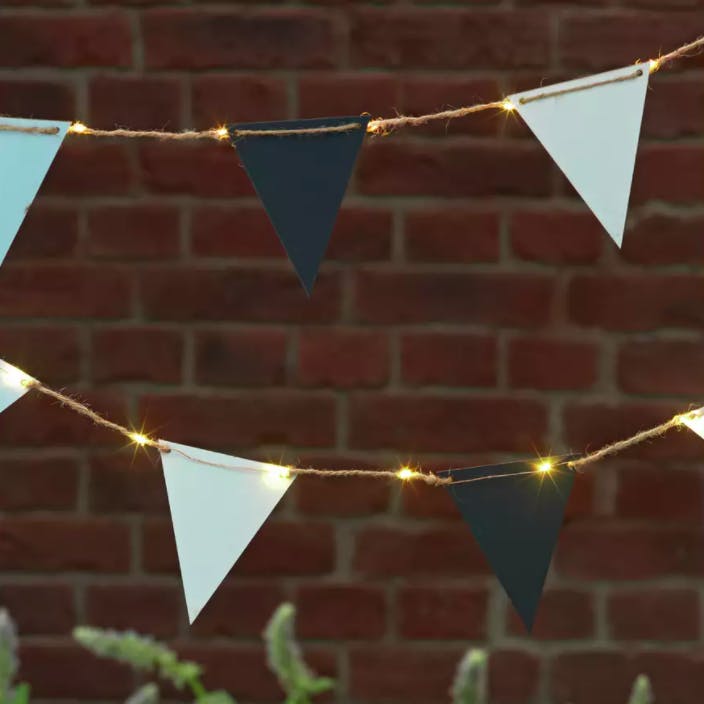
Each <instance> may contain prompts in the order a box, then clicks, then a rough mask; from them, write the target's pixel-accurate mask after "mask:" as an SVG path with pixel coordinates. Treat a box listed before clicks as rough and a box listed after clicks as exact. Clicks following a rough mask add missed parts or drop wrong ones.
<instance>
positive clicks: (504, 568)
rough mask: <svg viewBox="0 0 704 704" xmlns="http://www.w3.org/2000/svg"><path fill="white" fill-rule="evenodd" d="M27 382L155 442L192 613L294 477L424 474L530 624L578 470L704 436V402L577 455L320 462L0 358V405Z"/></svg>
mask: <svg viewBox="0 0 704 704" xmlns="http://www.w3.org/2000/svg"><path fill="white" fill-rule="evenodd" d="M30 390H34V391H38V392H39V393H42V394H44V395H46V396H49V397H50V398H52V399H54V400H56V401H58V402H59V403H60V404H61V405H62V406H63V407H65V408H66V409H68V410H70V411H73V412H74V413H78V414H80V415H82V416H85V417H86V418H88V419H89V420H91V421H92V422H93V423H95V424H97V425H100V426H102V427H104V428H107V429H109V430H112V431H113V432H115V433H118V434H120V435H123V436H125V437H127V438H129V440H130V441H131V442H132V443H134V444H135V445H136V446H137V447H144V448H147V447H149V448H154V449H156V450H158V451H159V454H160V457H161V463H162V468H163V471H164V480H165V482H166V491H167V495H168V500H169V508H170V511H171V520H172V523H173V527H174V536H175V539H176V551H177V553H178V559H179V565H180V568H181V580H182V583H183V589H184V594H185V599H186V608H187V611H188V617H189V620H190V622H191V623H193V621H194V620H195V619H196V617H197V616H198V614H199V613H200V611H201V610H202V608H203V607H204V606H205V604H206V603H207V602H208V600H209V599H210V597H211V596H212V595H213V593H214V592H215V591H216V589H217V588H218V586H219V585H220V583H221V582H222V580H223V579H224V578H225V576H226V575H227V573H228V572H229V570H230V569H231V568H232V566H233V565H234V564H235V563H236V562H237V560H238V559H239V557H240V555H241V554H242V552H243V551H244V550H245V548H246V547H247V545H248V544H249V543H250V541H251V540H252V538H253V537H254V536H255V535H256V533H257V532H258V530H259V529H260V528H261V526H262V524H263V523H264V522H265V521H266V519H267V517H268V516H269V514H270V513H271V512H272V511H273V509H274V508H275V507H276V504H277V503H278V502H279V501H280V500H281V498H282V497H283V495H284V494H285V493H286V491H287V490H288V488H289V487H290V485H291V483H292V482H293V480H294V479H296V477H298V476H299V475H300V476H314V477H323V478H326V479H340V478H346V477H357V478H359V477H363V478H365V479H376V480H379V479H382V480H387V481H388V480H397V481H401V482H408V481H422V482H425V483H426V484H429V485H431V486H437V487H443V488H445V489H447V490H448V491H449V492H450V496H451V497H452V499H453V501H454V502H455V505H456V506H457V508H458V510H459V513H460V515H461V516H462V518H463V519H464V520H465V521H466V522H467V524H468V525H469V526H470V528H471V530H472V532H473V534H474V536H475V538H476V540H477V542H478V543H479V545H480V547H481V548H482V550H483V551H484V554H485V555H486V557H487V560H488V561H489V564H490V565H491V566H492V568H493V569H494V572H495V573H496V575H497V577H498V579H499V581H500V582H501V584H502V586H503V587H504V589H505V590H506V593H507V594H508V596H509V598H510V599H511V602H512V603H513V605H514V606H515V608H516V611H517V612H518V614H519V615H520V617H521V619H522V620H523V622H524V624H525V625H526V628H527V629H528V630H529V631H530V629H531V628H532V625H533V620H534V618H535V613H536V610H537V608H538V603H539V601H540V596H541V594H542V591H543V583H544V581H545V576H546V575H547V572H548V568H549V565H550V561H551V558H552V553H553V550H554V547H555V543H556V542H557V536H558V533H559V530H560V527H561V525H562V518H563V515H564V511H565V506H566V504H567V500H568V499H569V495H570V491H571V489H572V483H573V481H574V477H575V474H576V473H577V471H578V470H579V469H581V468H582V467H584V466H586V465H588V464H591V463H593V462H596V461H598V460H600V459H602V458H603V457H606V456H608V455H613V454H616V453H618V452H622V451H623V450H626V449H628V448H630V447H633V446H635V445H637V444H639V443H642V442H644V441H646V440H649V439H652V438H654V437H658V436H660V435H663V434H665V433H666V432H668V431H669V430H672V429H674V428H682V427H687V428H689V429H691V430H692V431H694V432H695V433H697V434H698V435H700V436H701V437H702V438H704V407H702V408H698V409H695V410H693V411H687V412H685V413H682V414H679V415H676V416H674V417H673V418H670V419H669V420H667V421H665V422H664V423H662V424H660V425H658V426H656V427H654V428H649V429H648V430H644V431H641V432H640V433H636V434H635V435H633V436H631V437H629V438H626V439H624V440H619V441H618V442H614V443H612V444H610V445H607V446H606V447H603V448H601V449H600V450H597V451H595V452H592V453H589V454H586V455H583V456H582V457H574V456H569V457H550V458H538V459H537V460H532V461H528V460H523V461H521V462H510V463H505V464H495V465H487V466H484V467H465V468H461V469H448V470H445V471H442V472H439V473H438V474H430V473H426V472H423V471H421V470H419V469H411V468H410V467H402V468H400V469H396V470H391V469H382V470H367V469H344V470H336V469H317V468H312V467H311V468H308V467H289V466H283V465H277V464H271V463H267V462H258V461H256V460H249V459H244V458H241V457H232V456H229V455H224V454H221V453H217V452H211V451H209V450H202V449H199V448H196V447H189V446H187V445H180V444H177V443H174V442H170V441H165V440H155V439H153V438H152V437H150V436H149V435H147V434H145V433H143V432H138V431H135V430H131V429H129V428H127V427H125V426H123V425H119V424H118V423H115V422H113V421H111V420H108V419H107V418H105V417H104V416H102V415H100V413H97V412H96V411H94V410H93V409H92V408H89V407H88V406H86V405H85V404H84V403H81V402H80V401H78V400H77V399H75V398H73V397H71V396H68V395H66V394H64V393H62V392H60V391H56V390H55V389H52V388H50V387H48V386H45V385H44V384H42V383H41V382H40V381H38V380H37V379H34V378H33V377H31V376H29V375H28V374H25V373H24V372H23V371H21V370H20V369H18V368H17V367H14V366H12V365H11V364H8V363H7V362H4V361H2V360H0V412H1V411H2V410H4V409H5V408H7V407H8V406H9V405H10V404H12V403H14V402H15V401H17V400H19V399H20V398H21V397H22V396H23V395H24V394H25V393H27V392H28V391H30Z"/></svg>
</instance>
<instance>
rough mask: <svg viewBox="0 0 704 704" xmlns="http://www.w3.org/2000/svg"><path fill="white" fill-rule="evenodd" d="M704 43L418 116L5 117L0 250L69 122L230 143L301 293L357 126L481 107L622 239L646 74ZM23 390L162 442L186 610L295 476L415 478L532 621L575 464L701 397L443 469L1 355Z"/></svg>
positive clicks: (692, 419) (17, 395) (0, 147)
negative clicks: (573, 443)
mask: <svg viewBox="0 0 704 704" xmlns="http://www.w3.org/2000/svg"><path fill="white" fill-rule="evenodd" d="M703 46H704V38H702V39H698V40H696V41H695V42H692V43H690V44H687V45H685V46H683V47H680V48H679V49H676V50H675V51H672V52H670V53H669V54H666V55H664V56H661V57H659V58H658V59H655V60H652V61H650V62H646V63H638V64H635V65H633V66H627V67H624V68H619V69H616V70H614V71H608V72H605V73H601V74H597V75H592V76H587V77H584V78H580V79H576V80H571V81H565V82H562V83H558V84H556V85H553V86H548V87H541V88H538V89H535V90H529V91H524V92H521V93H516V94H514V95H511V96H509V97H507V98H505V99H503V100H501V101H497V102H493V103H486V104H480V105H474V106H468V107H464V108H458V109H456V110H450V111H444V112H439V113H433V114H429V115H420V116H403V115H401V116H398V117H396V118H389V119H375V120H371V119H370V118H369V116H366V115H363V116H343V117H329V118H318V119H313V120H287V121H280V122H267V123H247V124H232V125H229V126H227V127H224V126H223V127H217V128H214V129H211V130H206V131H202V132H197V131H189V132H183V133H163V132H156V131H133V130H124V129H120V130H94V129H91V128H89V127H86V126H85V125H83V124H82V123H73V124H71V123H68V122H54V121H40V120H30V119H21V118H5V117H3V118H0V264H2V261H3V260H4V258H5V255H6V253H7V251H8V249H9V247H10V246H11V244H12V242H13V240H14V238H15V235H16V233H17V231H18V229H19V227H20V225H21V223H22V221H23V219H24V216H25V214H26V212H27V210H28V208H29V207H30V205H31V202H32V201H33V199H34V197H35V196H36V194H37V192H38V190H39V188H40V186H41V183H42V181H43V179H44V177H45V175H46V173H47V171H48V169H49V168H50V166H51V163H52V161H53V159H54V157H55V156H56V154H57V152H58V150H59V148H60V147H61V144H62V142H63V140H64V137H65V136H66V135H67V134H75V135H85V136H95V137H118V138H119V137H124V138H159V139H173V140H193V139H215V140H221V141H229V142H230V143H231V144H232V146H233V147H235V149H236V151H237V153H238V156H239V159H240V160H241V162H242V165H243V166H244V168H245V170H246V172H247V174H248V176H249V178H250V180H251V182H252V184H253V186H254V188H255V190H256V192H257V194H258V196H259V198H260V200H261V202H262V205H263V207H264V209H265V210H266V212H267V215H268V216H269V219H270V220H271V222H272V224H273V226H274V229H275V231H276V233H277V235H278V237H279V239H280V240H281V243H282V245H283V246H284V248H285V250H286V252H287V254H288V256H289V259H290V260H291V263H292V265H293V267H294V269H295V271H296V273H297V275H298V277H299V278H300V280H301V283H302V285H303V288H304V289H305V291H306V293H307V294H308V295H310V294H311V292H312V289H313V285H314V283H315V279H316V277H317V274H318V269H319V267H320V264H321V262H322V260H323V257H324V254H325V250H326V248H327V245H328V242H329V239H330V236H331V233H332V229H333V226H334V223H335V219H336V217H337V213H338V211H339V208H340V205H341V203H342V199H343V197H344V193H345V190H346V188H347V185H348V182H349V180H350V178H351V175H352V172H353V169H354V165H355V161H356V159H357V156H358V153H359V150H360V148H361V146H362V142H363V139H364V137H365V135H370V134H371V135H383V134H388V133H390V132H392V131H394V130H396V129H400V128H402V127H413V126H418V125H423V124H426V123H428V122H430V121H433V120H449V119H455V118H459V117H464V116H466V115H469V114H472V113H475V112H480V111H484V110H491V109H500V110H504V111H506V112H509V113H512V112H515V113H517V114H518V115H519V116H520V117H521V118H522V119H523V120H524V121H525V123H526V124H527V125H528V126H529V128H530V129H531V131H532V132H533V134H534V135H535V136H536V138H537V139H538V140H539V141H540V142H541V143H542V145H543V146H544V148H545V149H546V151H547V152H548V153H549V154H550V156H551V157H552V158H553V160H554V161H555V163H556V164H557V165H558V166H559V168H560V169H561V170H562V171H563V172H564V174H565V176H566V177H567V179H568V180H569V181H570V182H571V183H572V185H573V186H574V188H575V190H576V191H577V192H578V193H579V195H580V196H581V197H582V199H583V200H584V202H585V203H586V205H587V206H588V207H589V208H590V209H591V210H592V212H593V213H594V215H595V217H596V218H597V219H598V220H599V222H600V223H601V224H602V226H603V227H604V229H605V230H606V231H607V233H608V234H609V235H610V237H611V238H612V239H613V240H614V242H615V243H616V244H617V245H618V246H620V245H621V243H622V239H623V233H624V228H625V222H626V216H627V209H628V201H629V197H630V190H631V181H632V178H633V171H634V165H635V159H636V152H637V148H638V140H639V134H640V128H641V122H642V116H643V109H644V104H645V97H646V91H647V88H648V83H649V76H650V74H651V73H653V72H654V71H656V70H658V69H659V68H661V67H662V66H663V65H664V64H666V63H668V62H670V61H673V60H674V59H677V58H681V57H684V56H686V55H687V54H688V53H689V52H691V51H694V50H696V49H699V48H701V47H703ZM30 390H34V391H37V392H39V393H42V394H44V395H46V396H49V397H50V398H52V399H54V400H56V401H58V402H59V403H61V404H62V405H63V406H64V407H65V408H67V409H68V410H71V411H73V412H76V413H79V414H81V415H83V416H85V417H87V418H88V419H90V420H91V421H92V422H94V423H96V424H98V425H101V426H103V427H105V428H108V429H110V430H112V431H114V432H116V433H119V434H121V435H123V436H126V437H128V438H129V439H130V441H131V442H133V443H134V444H135V445H137V446H141V447H144V448H154V449H156V450H158V451H159V453H160V457H161V461H162V468H163V473H164V480H165V484H166V491H167V495H168V501H169V508H170V512H171V518H172V522H173V526H174V535H175V540H176V549H177V553H178V559H179V565H180V569H181V576H182V582H183V587H184V593H185V600H186V606H187V610H188V615H189V620H190V621H191V622H193V621H194V619H195V618H196V617H197V616H198V614H199V613H200V611H201V610H202V608H203V607H204V605H205V604H206V603H207V602H208V600H209V599H210V597H211V596H212V594H213V593H214V592H215V590H216V589H217V588H218V586H219V585H220V583H221V582H222V580H223V579H224V578H225V576H226V575H227V573H228V572H229V570H230V569H231V567H232V566H233V565H234V564H235V562H236V561H237V560H238V559H239V557H240V555H241V554H242V553H243V551H244V550H245V549H246V547H247V545H248V544H249V542H250V541H251V539H252V538H253V537H254V535H255V534H256V533H257V532H258V530H259V529H260V528H261V526H262V525H263V523H264V522H265V521H266V519H267V518H268V516H269V515H270V513H271V512H272V511H273V510H274V508H275V507H276V505H277V503H278V502H279V501H280V500H281V498H282V497H283V496H284V494H285V493H286V491H287V490H288V488H289V487H290V486H291V483H292V482H293V481H294V479H295V478H296V477H297V476H299V475H301V476H305V475H309V476H311V475H312V476H318V477H324V478H340V477H352V476H354V477H364V478H368V479H381V480H392V479H393V480H400V481H423V482H425V483H427V484H429V485H431V486H436V487H442V488H445V489H446V490H447V491H448V492H449V494H450V496H451V497H452V499H453V501H454V502H455V504H456V506H457V508H458V511H459V513H460V515H461V516H462V518H463V519H464V520H465V522H466V523H467V524H468V525H469V527H470V528H471V531H472V533H473V534H474V536H475V538H476V540H477V542H478V543H479V545H480V546H481V548H482V550H483V551H484V553H485V554H486V557H487V560H488V561H489V563H490V565H491V566H492V568H493V570H494V572H495V573H496V575H497V577H498V579H499V581H500V582H501V584H502V585H503V587H504V589H505V590H506V592H507V594H508V596H509V598H510V599H511V601H512V603H513V604H514V606H515V608H516V610H517V612H518V613H519V615H520V616H521V618H522V620H523V621H524V623H525V625H526V627H527V628H528V629H529V630H530V628H531V627H532V624H533V621H534V618H535V613H536V610H537V607H538V603H539V601H540V596H541V594H542V590H543V584H544V581H545V577H546V575H547V572H548V569H549V565H550V561H551V557H552V553H553V550H554V547H555V544H556V541H557V538H558V534H559V530H560V527H561V524H562V520H563V516H564V511H565V506H566V503H567V500H568V498H569V495H570V491H571V489H572V485H573V482H574V480H575V474H576V472H577V470H579V469H581V468H583V467H584V466H586V465H588V464H591V463H594V462H597V461H598V460H600V459H602V458H603V457H605V456H608V455H613V454H616V453H618V452H621V451H623V450H625V449H627V448H629V447H632V446H634V445H636V444H638V443H640V442H643V441H645V440H647V439H650V438H654V437H657V436H660V435H663V434H664V433H666V432H668V431H669V430H671V429H674V428H682V427H686V428H688V429H690V430H692V431H693V432H695V433H696V434H698V435H700V436H701V437H702V438H704V408H699V409H696V410H694V411H687V412H684V413H682V414H680V415H677V416H675V417H673V418H671V419H669V420H666V421H665V422H663V423H662V424H661V425H658V426H656V427H655V428H650V429H647V430H645V431H642V432H640V433H637V434H636V435H634V436H632V437H630V438H626V439H624V440H620V441H618V442H615V443H612V444H610V445H607V446H606V447H604V448H601V449H600V450H597V451H595V452H592V453H589V454H586V455H584V456H582V457H572V456H570V457H566V458H546V459H538V460H530V461H529V460H524V461H521V462H514V463H508V464H497V465H489V466H485V467H474V468H460V469H450V470H446V471H443V472H439V473H438V474H431V473H426V472H423V471H420V470H417V469H411V468H410V467H404V468H399V469H380V470H371V471H370V470H365V469H349V470H330V469H318V468H302V467H284V466H280V465H272V464H268V463H263V462H258V461H254V460H248V459H243V458H238V457H232V456H228V455H224V454H220V453H216V452H211V451H208V450H203V449H199V448H194V447H189V446H186V445H181V444H178V443H173V442H171V441H165V440H159V439H154V438H152V437H151V436H149V435H147V434H145V433H142V432H136V431H134V430H132V429H130V428H127V427H125V426H122V425H119V424H117V423H115V422H113V421H110V420H108V419H107V418H105V417H103V416H102V415H100V414H99V413H97V412H96V411H94V410H92V409H90V408H89V407H88V406H86V405H85V404H83V403H81V402H80V401H78V400H76V399H74V398H72V397H70V396H67V395H66V394H64V393H61V392H59V391H56V390H54V389H51V388H50V387H47V386H45V385H44V384H42V383H41V382H40V381H38V380H36V379H34V378H32V377H30V376H28V375H27V374H25V373H24V372H23V371H21V370H19V369H17V368H16V367H14V366H12V365H11V364H8V363H7V362H4V361H2V360H0V412H2V411H4V410H5V409H7V408H8V407H9V406H10V405H11V404H13V403H15V402H18V401H20V399H21V398H22V397H23V396H24V395H25V394H26V393H27V392H28V391H30Z"/></svg>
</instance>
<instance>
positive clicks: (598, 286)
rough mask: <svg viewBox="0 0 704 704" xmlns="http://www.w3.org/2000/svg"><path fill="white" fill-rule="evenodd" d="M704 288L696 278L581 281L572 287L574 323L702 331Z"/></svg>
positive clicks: (607, 277) (586, 277) (581, 278)
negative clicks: (700, 329)
mask: <svg viewBox="0 0 704 704" xmlns="http://www.w3.org/2000/svg"><path fill="white" fill-rule="evenodd" d="M703 303H704V288H703V287H702V285H701V281H700V279H699V278H698V277H696V276H688V275H679V276H677V275H671V276H653V275H646V276H635V275H631V276H617V275H605V276H592V275H583V276H576V277H575V278H574V279H573V280H572V283H571V285H570V287H569V291H568V305H569V312H570V318H571V320H572V321H573V322H575V323H577V324H579V325H582V326H587V327H599V328H604V329H607V330H625V331H640V330H654V329H657V328H659V327H668V328H669V327H678V328H692V327H694V328H699V327H701V325H702V322H703V321H704V312H702V311H704V306H703V305H702V304H703Z"/></svg>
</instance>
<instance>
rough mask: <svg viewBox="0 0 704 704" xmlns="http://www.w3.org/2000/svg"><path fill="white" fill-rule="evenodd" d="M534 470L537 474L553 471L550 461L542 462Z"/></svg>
mask: <svg viewBox="0 0 704 704" xmlns="http://www.w3.org/2000/svg"><path fill="white" fill-rule="evenodd" d="M535 468H536V469H537V470H538V471H539V472H550V471H552V469H553V466H552V462H551V461H550V460H542V461H540V462H538V464H536V465H535Z"/></svg>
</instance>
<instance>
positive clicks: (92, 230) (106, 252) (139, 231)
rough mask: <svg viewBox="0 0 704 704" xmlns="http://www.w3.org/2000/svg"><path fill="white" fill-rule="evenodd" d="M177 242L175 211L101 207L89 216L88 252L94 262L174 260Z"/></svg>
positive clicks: (177, 248)
mask: <svg viewBox="0 0 704 704" xmlns="http://www.w3.org/2000/svg"><path fill="white" fill-rule="evenodd" d="M179 240H180V233H179V214H178V211H177V210H176V209H175V208H168V207H165V206H160V205H142V204H139V205H130V206H127V207H125V206H104V207H100V208H94V209H92V210H91V211H90V212H89V213H88V242H87V252H88V254H90V255H91V256H92V257H95V258H96V259H138V260H141V259H158V260H160V261H163V260H164V259H173V258H175V257H177V256H178V254H179V251H180V247H181V246H180V242H179Z"/></svg>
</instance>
